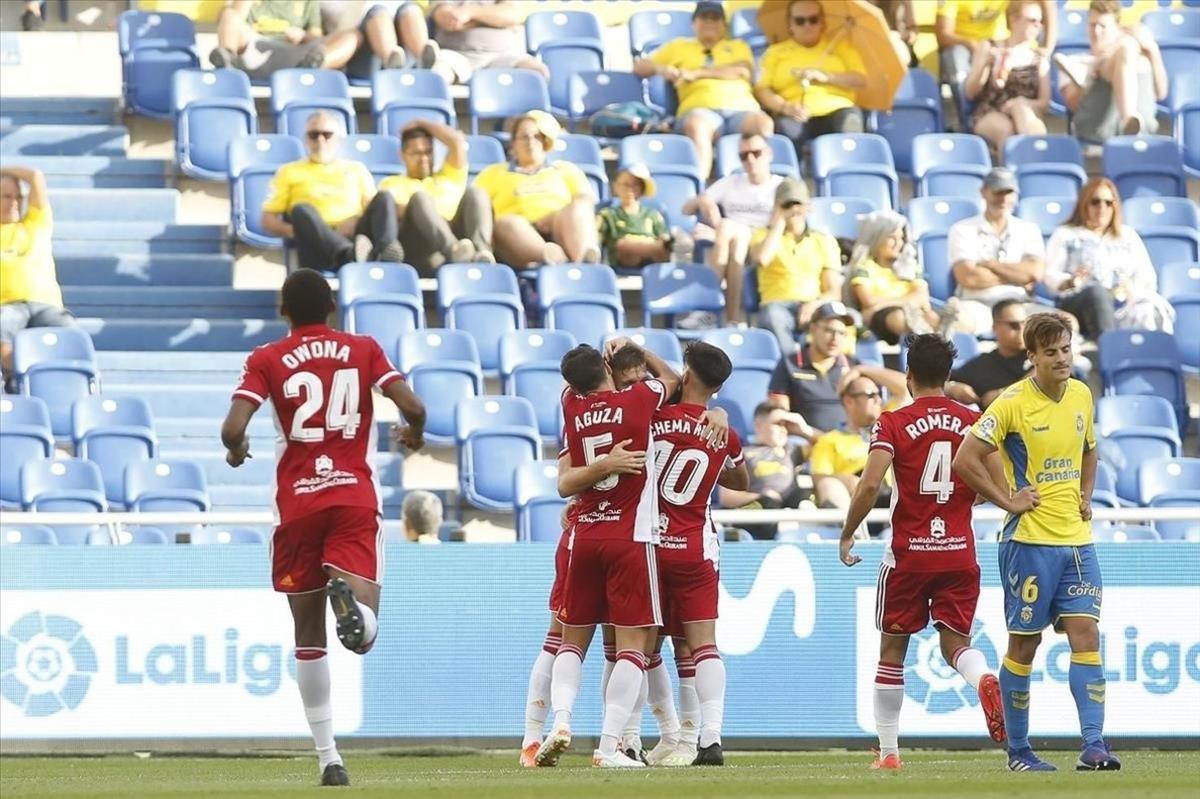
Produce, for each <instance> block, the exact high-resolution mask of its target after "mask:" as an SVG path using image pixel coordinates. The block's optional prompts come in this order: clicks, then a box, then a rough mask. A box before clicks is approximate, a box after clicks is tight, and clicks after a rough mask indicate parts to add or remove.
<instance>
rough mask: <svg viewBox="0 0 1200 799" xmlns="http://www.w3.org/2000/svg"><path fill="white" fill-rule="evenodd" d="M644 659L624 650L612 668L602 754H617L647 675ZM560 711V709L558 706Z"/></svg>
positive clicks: (601, 740)
mask: <svg viewBox="0 0 1200 799" xmlns="http://www.w3.org/2000/svg"><path fill="white" fill-rule="evenodd" d="M645 657H646V656H645V655H643V654H642V653H641V652H638V651H637V650H636V649H622V650H621V651H620V652H618V653H617V663H616V665H615V666H613V672H612V677H611V678H609V681H608V691H607V692H606V693H605V694H604V723H603V725H602V727H601V733H600V751H601V752H604V753H605V754H612V753H613V752H616V751H617V743H618V742H619V741H620V740H621V730H622V729H623V728H624V727H625V722H627V721H628V720H629V715H630V714H631V713H632V712H633V706H634V704H635V703H636V702H637V699H638V694H639V693H640V692H641V690H642V683H643V682H644V680H645V674H646V659H645ZM556 707H557V706H556Z"/></svg>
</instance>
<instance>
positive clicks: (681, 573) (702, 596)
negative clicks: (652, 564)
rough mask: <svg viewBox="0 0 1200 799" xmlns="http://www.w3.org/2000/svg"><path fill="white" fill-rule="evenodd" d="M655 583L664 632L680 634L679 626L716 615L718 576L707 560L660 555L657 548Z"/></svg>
mask: <svg viewBox="0 0 1200 799" xmlns="http://www.w3.org/2000/svg"><path fill="white" fill-rule="evenodd" d="M658 582H659V585H660V586H661V591H662V612H663V630H664V633H665V634H666V635H673V636H682V635H683V625H685V624H690V623H691V622H696V621H712V620H714V619H716V618H717V598H718V594H719V591H718V586H719V584H720V577H719V575H718V574H717V566H716V564H715V563H713V562H712V561H711V560H701V561H699V562H696V561H685V560H679V559H675V558H670V557H663V556H662V553H661V551H660V553H659V557H658Z"/></svg>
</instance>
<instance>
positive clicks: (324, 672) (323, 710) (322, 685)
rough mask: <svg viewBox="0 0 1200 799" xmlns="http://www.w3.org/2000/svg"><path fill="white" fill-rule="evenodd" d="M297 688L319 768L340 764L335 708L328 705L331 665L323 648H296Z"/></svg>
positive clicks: (323, 768) (320, 769)
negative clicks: (335, 727)
mask: <svg viewBox="0 0 1200 799" xmlns="http://www.w3.org/2000/svg"><path fill="white" fill-rule="evenodd" d="M296 684H297V685H298V686H300V700H301V701H302V702H304V717H305V718H307V719H308V728H309V729H310V730H312V737H313V744H314V745H315V746H316V748H317V768H318V770H319V771H322V772H323V771H325V767H326V766H328V765H329V764H330V763H341V762H342V756H341V755H339V754H338V750H337V744H335V743H334V741H333V706H332V705H331V704H330V702H329V684H330V680H329V661H328V659H326V657H325V650H324V649H321V648H320V647H300V646H298V647H296Z"/></svg>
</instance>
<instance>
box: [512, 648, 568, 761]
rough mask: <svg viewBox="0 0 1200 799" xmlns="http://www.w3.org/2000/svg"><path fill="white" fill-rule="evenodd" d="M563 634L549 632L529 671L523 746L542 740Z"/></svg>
mask: <svg viewBox="0 0 1200 799" xmlns="http://www.w3.org/2000/svg"><path fill="white" fill-rule="evenodd" d="M561 644H562V636H561V635H555V634H553V633H547V635H546V642H545V643H544V644H543V645H542V651H541V652H538V656H537V660H535V661H533V669H532V670H531V671H530V672H529V689H528V690H527V691H526V692H525V738H524V740H522V741H521V748H522V749H524V748H525V747H527V746H529V745H530V744H533V743H539V742H540V741H541V740H542V728H543V727H544V726H545V725H546V714H547V713H548V712H549V710H550V675H551V673H552V672H553V670H554V658H555V655H556V654H557V653H558V647H559V646H560V645H561Z"/></svg>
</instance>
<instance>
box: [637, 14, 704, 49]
mask: <svg viewBox="0 0 1200 799" xmlns="http://www.w3.org/2000/svg"><path fill="white" fill-rule="evenodd" d="M693 36H695V34H694V33H693V31H692V12H691V10H690V9H689V10H687V11H638V12H635V13H634V14H632V15H630V17H629V48H630V51H631V52H632V53H633V55H634V57H638V56H645V55H647V54H649V53H650V51H652V50H654V49H655V48H657V47H659V46H660V45H663V44H666V43H667V42H669V41H671V40H672V39H678V38H681V37H682V38H688V39H690V38H692V37H693Z"/></svg>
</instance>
